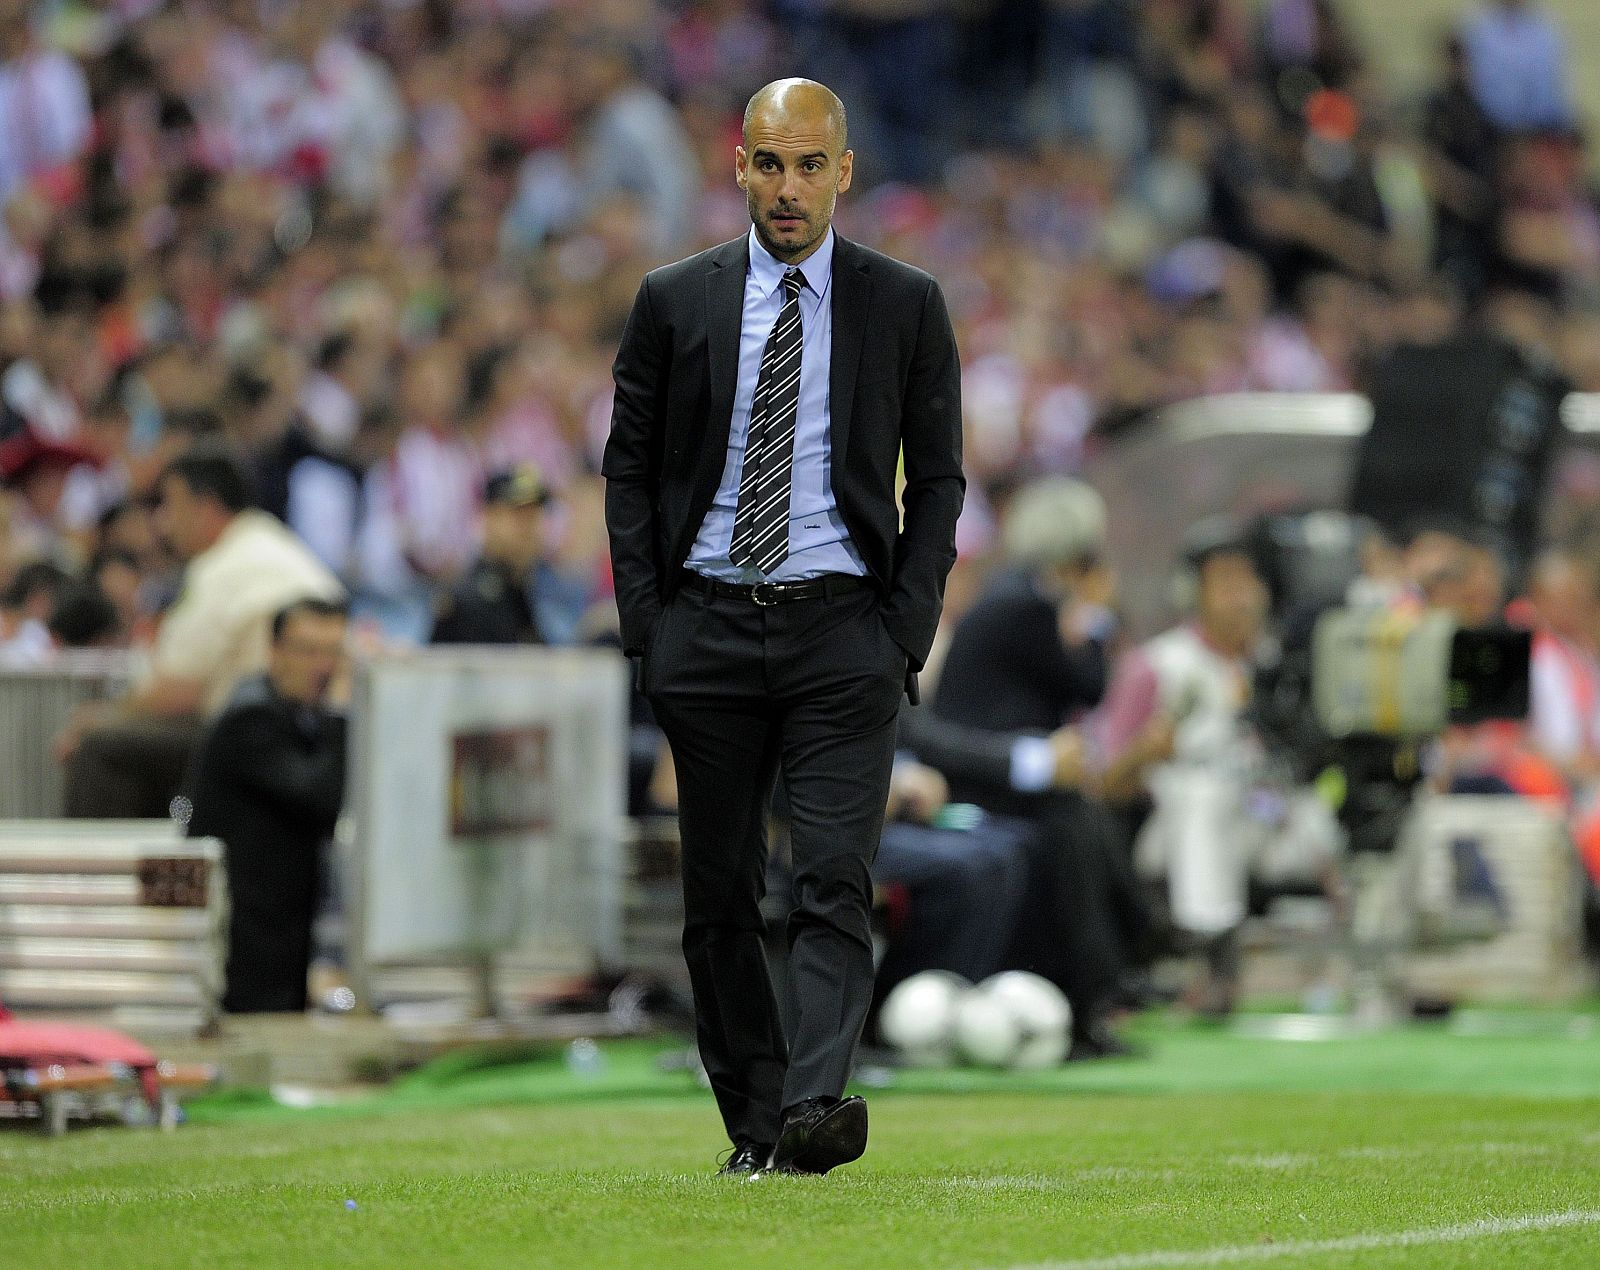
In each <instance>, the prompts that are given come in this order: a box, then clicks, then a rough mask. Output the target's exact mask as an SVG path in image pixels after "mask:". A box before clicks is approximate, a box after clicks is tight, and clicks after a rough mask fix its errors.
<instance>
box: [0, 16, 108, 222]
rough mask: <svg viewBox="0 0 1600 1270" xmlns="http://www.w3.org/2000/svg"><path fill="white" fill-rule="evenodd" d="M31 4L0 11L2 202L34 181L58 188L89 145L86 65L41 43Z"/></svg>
mask: <svg viewBox="0 0 1600 1270" xmlns="http://www.w3.org/2000/svg"><path fill="white" fill-rule="evenodd" d="M33 18H34V14H33V12H32V10H31V8H30V6H29V5H27V4H23V3H8V4H7V5H6V6H5V8H4V10H3V11H0V119H4V120H5V121H6V126H5V127H4V128H0V206H4V205H5V204H6V203H7V202H9V201H10V199H11V196H12V195H13V194H15V193H16V192H17V191H18V190H20V189H22V188H23V187H24V186H26V185H27V184H28V183H29V182H32V181H45V182H50V183H52V184H54V185H56V186H57V188H58V189H61V188H62V187H64V186H65V185H66V184H67V183H68V182H70V177H67V176H65V174H64V172H63V169H64V168H65V167H66V166H67V165H68V164H70V163H71V161H72V160H73V159H75V158H77V157H78V155H79V154H81V153H82V152H83V150H84V148H85V146H87V145H88V142H89V134H90V127H91V123H92V120H91V116H90V109H89V85H88V81H87V79H86V78H85V76H84V73H83V68H82V67H81V66H79V65H78V63H77V62H75V61H74V60H73V59H72V58H70V57H68V56H66V54H64V53H62V52H60V51H58V50H56V49H52V48H48V47H45V46H43V45H41V43H40V41H39V40H38V38H37V37H36V35H35V33H34V29H33Z"/></svg>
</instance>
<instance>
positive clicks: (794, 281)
mask: <svg viewBox="0 0 1600 1270" xmlns="http://www.w3.org/2000/svg"><path fill="white" fill-rule="evenodd" d="M805 285H806V276H805V274H803V273H801V272H800V271H799V270H798V269H790V270H789V271H788V272H787V273H785V274H784V275H783V295H784V301H785V302H786V303H787V302H788V301H789V300H793V299H795V298H796V297H797V296H798V295H799V294H800V288H801V287H803V286H805Z"/></svg>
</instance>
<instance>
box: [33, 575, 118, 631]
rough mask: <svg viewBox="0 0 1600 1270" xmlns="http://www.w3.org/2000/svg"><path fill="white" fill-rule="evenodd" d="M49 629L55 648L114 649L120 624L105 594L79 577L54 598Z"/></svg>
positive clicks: (113, 607) (113, 606)
mask: <svg viewBox="0 0 1600 1270" xmlns="http://www.w3.org/2000/svg"><path fill="white" fill-rule="evenodd" d="M49 629H50V638H51V639H52V640H53V641H54V642H55V645H56V647H58V648H114V647H116V644H117V639H118V635H119V633H120V631H121V626H120V623H119V620H118V616H117V610H116V606H115V605H113V604H112V603H111V600H110V599H109V598H108V597H107V595H106V593H105V592H104V591H102V590H101V589H100V588H99V587H98V586H96V585H95V584H94V583H93V582H91V581H87V580H81V579H78V580H74V581H72V582H69V583H68V584H67V585H66V586H65V587H63V588H62V589H61V594H60V595H58V596H57V597H56V603H55V607H54V608H53V609H52V610H51V612H50V622H49Z"/></svg>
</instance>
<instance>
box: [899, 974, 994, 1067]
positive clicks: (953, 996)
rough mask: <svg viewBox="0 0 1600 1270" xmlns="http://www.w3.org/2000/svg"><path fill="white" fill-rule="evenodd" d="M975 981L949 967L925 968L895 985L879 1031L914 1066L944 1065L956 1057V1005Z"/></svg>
mask: <svg viewBox="0 0 1600 1270" xmlns="http://www.w3.org/2000/svg"><path fill="white" fill-rule="evenodd" d="M971 989H972V984H971V983H970V982H969V981H968V980H966V979H963V978H962V977H961V976H960V975H958V974H952V973H951V972H950V971H948V970H924V971H923V972H922V973H921V974H915V975H912V976H911V977H910V978H909V979H906V980H903V981H902V982H900V983H898V984H896V985H895V986H894V989H893V990H892V991H891V992H890V993H889V995H888V997H887V998H886V999H885V1001H884V1003H883V1009H882V1010H881V1011H880V1012H879V1014H878V1031H879V1032H881V1033H882V1034H883V1039H884V1040H885V1041H887V1042H888V1043H889V1044H890V1045H892V1046H894V1048H895V1050H896V1051H897V1052H898V1053H899V1055H900V1057H901V1059H902V1060H903V1061H904V1062H905V1063H906V1064H907V1065H909V1066H911V1067H943V1066H946V1065H948V1064H949V1062H950V1060H951V1058H952V1057H953V1056H954V1049H955V1030H956V1008H957V1006H958V1004H959V1003H960V1001H961V999H962V997H963V996H964V995H965V994H966V993H968V992H969V991H971Z"/></svg>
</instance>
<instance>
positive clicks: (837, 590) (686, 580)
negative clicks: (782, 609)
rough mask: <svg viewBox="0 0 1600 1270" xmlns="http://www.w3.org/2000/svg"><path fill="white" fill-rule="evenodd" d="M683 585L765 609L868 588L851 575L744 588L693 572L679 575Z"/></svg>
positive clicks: (866, 584) (868, 585) (701, 592)
mask: <svg viewBox="0 0 1600 1270" xmlns="http://www.w3.org/2000/svg"><path fill="white" fill-rule="evenodd" d="M683 585H684V587H685V588H686V589H688V590H690V591H695V592H698V593H699V594H700V595H711V596H717V597H719V598H721V599H727V600H744V601H745V602H746V603H748V604H759V605H760V606H761V607H762V608H766V607H768V606H769V605H773V604H792V603H793V602H794V601H795V600H816V599H825V598H827V597H829V596H834V595H844V594H846V593H847V592H850V591H864V590H866V589H867V588H868V587H870V586H871V585H872V584H871V583H870V582H869V581H868V580H867V579H866V578H862V577H857V576H856V575H855V574H853V573H825V574H823V575H822V576H821V577H820V578H806V579H805V580H804V581H801V582H757V583H755V584H754V585H753V586H747V585H745V584H744V583H741V582H724V581H722V579H720V578H708V577H706V575H705V574H703V573H696V572H695V571H694V570H693V569H685V570H684V571H683Z"/></svg>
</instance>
